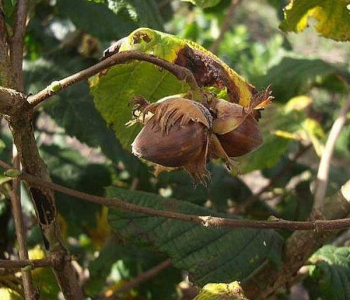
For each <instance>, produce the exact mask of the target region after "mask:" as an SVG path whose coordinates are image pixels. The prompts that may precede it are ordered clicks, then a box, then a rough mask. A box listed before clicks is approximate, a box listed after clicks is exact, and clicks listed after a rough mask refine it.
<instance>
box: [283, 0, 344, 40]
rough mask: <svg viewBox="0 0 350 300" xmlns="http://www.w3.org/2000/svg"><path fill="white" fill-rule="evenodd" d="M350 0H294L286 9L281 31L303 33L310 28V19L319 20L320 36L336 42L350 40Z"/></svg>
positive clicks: (317, 28) (316, 27)
mask: <svg viewBox="0 0 350 300" xmlns="http://www.w3.org/2000/svg"><path fill="white" fill-rule="evenodd" d="M349 4H350V1H349V0H292V1H291V2H290V3H289V5H288V6H287V7H286V8H285V11H284V17H285V20H284V21H283V22H282V23H281V25H280V29H282V30H283V31H285V32H288V31H294V32H301V31H303V30H304V29H305V28H306V27H307V26H308V19H309V17H313V18H314V19H316V20H317V25H316V26H315V29H316V30H317V31H318V32H319V33H320V35H322V36H324V37H327V38H330V39H333V40H336V41H349V40H350V10H349Z"/></svg>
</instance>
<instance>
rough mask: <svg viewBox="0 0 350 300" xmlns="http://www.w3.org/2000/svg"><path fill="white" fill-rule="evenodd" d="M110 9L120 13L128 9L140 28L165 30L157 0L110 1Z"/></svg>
mask: <svg viewBox="0 0 350 300" xmlns="http://www.w3.org/2000/svg"><path fill="white" fill-rule="evenodd" d="M108 4H109V7H110V9H112V10H113V11H114V12H115V13H118V12H119V11H120V10H121V9H126V10H127V11H128V12H129V14H130V16H131V17H133V16H134V18H135V21H136V22H137V24H138V25H139V26H140V27H150V28H153V29H159V30H164V28H163V20H162V17H161V15H160V13H159V9H158V7H157V4H156V2H155V0H147V1H139V0H122V1H121V0H108Z"/></svg>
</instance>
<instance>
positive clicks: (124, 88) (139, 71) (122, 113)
mask: <svg viewBox="0 0 350 300" xmlns="http://www.w3.org/2000/svg"><path fill="white" fill-rule="evenodd" d="M90 89H91V93H92V95H93V96H94V101H95V105H96V108H97V109H98V111H99V112H100V113H101V115H102V116H103V118H104V119H105V121H106V122H107V124H108V125H109V126H111V127H112V128H113V130H114V131H115V134H116V135H117V137H118V139H119V141H120V143H121V144H122V145H123V146H124V147H125V148H130V145H131V143H132V142H133V140H134V139H135V137H136V135H137V133H138V132H139V131H140V129H141V126H140V125H139V124H136V125H134V126H132V127H127V126H126V125H125V124H126V123H127V122H128V121H130V119H131V118H132V114H131V107H130V105H129V102H130V100H132V98H133V97H135V96H142V97H144V98H145V99H147V100H148V101H151V102H155V101H157V100H159V99H161V98H163V97H165V96H169V95H174V94H179V93H183V92H186V91H187V90H188V86H187V84H186V83H185V82H184V81H179V80H177V78H176V77H175V76H174V75H173V74H171V73H169V72H168V71H165V70H160V69H159V68H158V67H156V66H154V65H152V64H150V63H146V62H131V63H128V64H124V65H120V66H115V67H113V68H111V69H109V70H108V72H107V74H104V75H101V76H95V77H93V79H92V80H91V81H90Z"/></svg>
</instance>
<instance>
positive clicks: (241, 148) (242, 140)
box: [217, 115, 263, 157]
mask: <svg viewBox="0 0 350 300" xmlns="http://www.w3.org/2000/svg"><path fill="white" fill-rule="evenodd" d="M217 137H218V139H219V141H220V143H221V145H222V147H223V149H224V150H225V152H226V154H227V155H228V156H229V157H237V156H241V155H244V154H248V153H250V152H252V151H253V150H255V149H257V148H259V147H260V146H261V145H262V143H263V139H262V135H261V132H260V130H259V127H258V122H257V121H256V120H255V118H254V117H253V116H252V115H248V117H247V118H246V119H245V121H244V122H243V123H242V124H241V125H240V126H238V128H236V129H234V130H231V131H229V132H227V133H225V134H222V135H217Z"/></svg>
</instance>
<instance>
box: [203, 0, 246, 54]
mask: <svg viewBox="0 0 350 300" xmlns="http://www.w3.org/2000/svg"><path fill="white" fill-rule="evenodd" d="M240 2H241V0H232V2H231V5H230V7H229V8H228V10H227V14H226V17H225V20H224V23H223V24H222V26H221V28H220V34H219V36H218V38H217V39H216V40H215V41H214V43H213V44H212V45H211V47H210V49H209V50H210V51H211V52H212V53H214V54H216V52H217V51H218V48H219V46H220V44H221V42H222V40H223V38H224V36H225V33H226V32H227V31H228V30H229V29H230V27H231V24H232V22H233V14H234V12H235V10H236V8H237V6H238V4H239V3H240Z"/></svg>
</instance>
